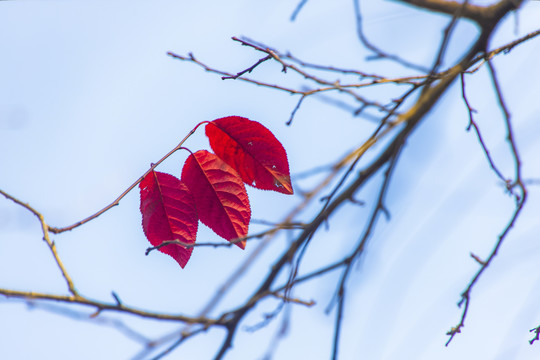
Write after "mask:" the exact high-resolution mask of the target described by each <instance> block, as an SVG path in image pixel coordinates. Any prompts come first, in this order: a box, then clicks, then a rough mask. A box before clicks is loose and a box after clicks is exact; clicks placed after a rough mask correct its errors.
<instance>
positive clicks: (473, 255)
mask: <svg viewBox="0 0 540 360" xmlns="http://www.w3.org/2000/svg"><path fill="white" fill-rule="evenodd" d="M471 257H472V258H473V259H474V260H476V262H477V263H479V264H480V265H482V266H485V265H486V262H485V261H484V260H482V259H480V258H479V257H478V256H477V255H475V254H473V253H472V252H471Z"/></svg>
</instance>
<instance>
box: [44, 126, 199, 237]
mask: <svg viewBox="0 0 540 360" xmlns="http://www.w3.org/2000/svg"><path fill="white" fill-rule="evenodd" d="M208 122H209V121H207V120H205V121H201V122H200V123H198V124H197V125H196V126H195V127H194V128H193V129H192V130H191V131H190V132H189V133H188V134H187V135H186V136H185V137H184V138H183V139H182V141H180V143H179V144H178V145H176V146H175V147H174V149H172V150H171V151H169V152H168V153H167V154H165V156H163V157H162V158H161V159H159V160H158V161H157V162H156V163H153V164H152V166H150V169H148V170H147V171H146V172H145V173H144V174H143V175H141V177H139V178H138V179H137V180H136V181H135V182H134V183H133V184H131V186H129V187H128V188H127V189H126V190H125V191H124V192H123V193H122V194H120V196H118V197H117V198H116V200H114V201H113V202H112V203H110V204H109V205H107V206H105V207H104V208H103V209H101V210H99V211H98V212H96V213H95V214H92V215H90V216H88V217H87V218H85V219H83V220H80V221H78V222H76V223H74V224H73V225H70V226H66V227H63V228H56V227H49V231H50V232H52V233H53V234H60V233H63V232H65V231H70V230H73V229H75V228H76V227H79V226H81V225H83V224H86V223H87V222H89V221H91V220H94V219H95V218H97V217H98V216H100V215H101V214H103V213H104V212H106V211H108V210H109V209H111V208H112V207H114V206H116V205H118V204H119V203H120V200H122V199H123V198H124V197H125V196H126V195H127V194H128V193H129V192H130V191H131V190H133V188H135V187H136V186H137V185H139V183H140V182H141V181H142V179H144V177H145V176H146V175H148V173H150V172H151V171H153V170H154V169H155V168H156V167H157V166H158V165H159V164H161V163H162V162H163V161H165V159H167V158H168V157H169V156H171V155H172V154H174V153H175V152H176V151H177V150H179V149H180V148H181V147H182V145H183V144H184V142H186V140H187V139H188V138H189V137H190V136H191V135H193V133H194V132H195V131H196V130H197V128H198V127H199V126H201V125H202V124H205V123H208Z"/></svg>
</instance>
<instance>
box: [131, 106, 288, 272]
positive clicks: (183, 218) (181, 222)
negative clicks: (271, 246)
mask: <svg viewBox="0 0 540 360" xmlns="http://www.w3.org/2000/svg"><path fill="white" fill-rule="evenodd" d="M205 132H206V136H207V137H208V139H209V141H210V147H211V148H212V150H213V151H214V153H211V152H209V151H206V150H199V151H197V152H195V153H191V155H189V157H188V158H187V159H186V162H185V163H184V167H183V169H182V176H181V179H178V178H176V177H174V176H173V175H170V174H166V173H162V172H157V171H151V172H149V173H148V174H147V175H146V176H145V177H144V178H143V180H142V181H141V183H140V184H139V188H140V190H141V213H142V226H143V230H144V233H145V235H146V237H147V239H148V241H150V243H151V244H152V246H159V245H160V244H162V243H163V242H164V241H171V240H179V241H180V242H182V243H184V244H194V243H195V240H196V237H197V228H198V223H199V220H201V222H202V223H203V224H205V225H206V226H208V227H209V228H210V229H212V230H213V231H214V232H215V233H216V234H217V235H219V236H221V237H223V238H224V239H226V240H228V241H234V243H235V244H236V245H237V246H238V247H240V248H241V249H244V247H245V246H246V241H245V240H242V238H245V237H246V236H247V234H248V227H249V221H250V219H251V207H250V205H249V198H248V195H247V192H246V188H245V186H244V183H246V184H248V185H250V186H253V187H255V188H257V189H262V190H274V191H277V192H280V193H283V194H292V193H293V189H292V185H291V178H290V173H289V163H288V161H287V154H286V152H285V149H284V148H283V146H282V145H281V143H280V142H279V141H278V140H277V139H276V137H275V136H274V134H272V132H270V130H268V129H267V128H266V127H264V126H263V125H261V124H260V123H258V122H256V121H251V120H249V119H246V118H243V117H240V116H228V117H224V118H221V119H217V120H214V121H210V122H207V123H206V126H205ZM158 250H159V251H161V252H163V253H165V254H168V255H170V256H171V257H172V258H173V259H174V260H176V261H177V262H178V264H179V265H180V266H181V267H182V268H184V266H186V263H187V262H188V260H189V258H190V256H191V253H192V251H193V247H186V246H183V245H181V244H168V245H165V246H162V247H159V249H158Z"/></svg>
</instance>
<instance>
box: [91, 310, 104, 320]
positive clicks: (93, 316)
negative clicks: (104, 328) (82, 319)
mask: <svg viewBox="0 0 540 360" xmlns="http://www.w3.org/2000/svg"><path fill="white" fill-rule="evenodd" d="M101 310H102V309H101V308H97V310H96V311H95V312H93V313H92V314H90V318H91V319H94V318H96V317H98V316H99V314H101Z"/></svg>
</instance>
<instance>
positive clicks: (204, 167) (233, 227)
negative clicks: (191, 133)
mask: <svg viewBox="0 0 540 360" xmlns="http://www.w3.org/2000/svg"><path fill="white" fill-rule="evenodd" d="M182 181H183V182H184V183H185V184H186V185H187V186H188V188H189V189H190V190H191V192H192V194H193V196H194V197H195V203H196V205H197V212H198V214H199V218H200V219H201V221H202V222H203V224H205V225H206V226H208V227H209V228H211V229H212V230H214V231H215V233H216V234H218V235H219V236H221V237H223V238H224V239H226V240H229V241H230V240H233V239H236V238H239V237H244V236H246V235H247V233H248V226H249V220H250V218H251V208H250V207H249V199H248V196H247V193H246V188H245V186H244V184H243V183H242V179H240V178H239V177H238V174H237V173H236V172H235V171H234V169H233V168H232V167H230V166H229V165H227V164H226V163H225V162H223V160H221V159H220V158H219V157H217V156H216V155H215V154H212V153H210V152H208V151H206V150H199V151H197V152H196V153H194V154H191V155H190V156H189V157H188V158H187V160H186V163H185V164H184V168H183V169H182ZM236 245H238V246H239V247H240V248H242V249H244V247H245V245H246V241H245V240H244V241H242V242H237V243H236Z"/></svg>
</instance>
